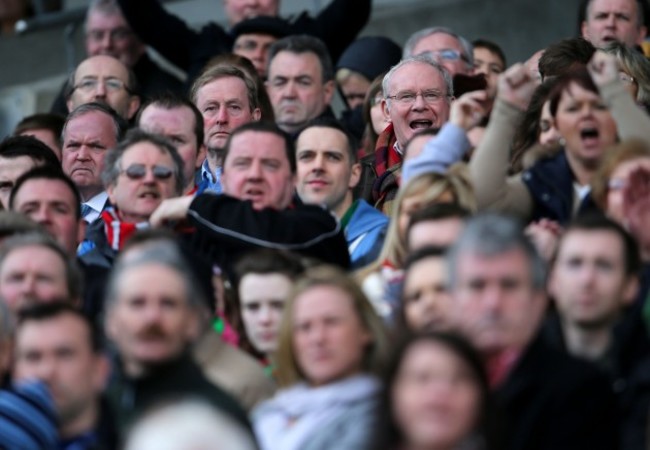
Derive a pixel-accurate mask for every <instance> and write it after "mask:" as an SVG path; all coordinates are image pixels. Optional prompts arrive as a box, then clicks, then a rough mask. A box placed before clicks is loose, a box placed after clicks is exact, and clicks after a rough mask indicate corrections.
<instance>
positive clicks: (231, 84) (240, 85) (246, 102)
mask: <svg viewBox="0 0 650 450" xmlns="http://www.w3.org/2000/svg"><path fill="white" fill-rule="evenodd" d="M190 97H191V99H192V102H194V104H195V105H196V107H197V108H198V109H199V111H200V112H201V114H202V115H203V130H204V139H205V141H204V143H205V146H206V148H207V151H208V154H207V157H206V159H205V162H204V163H203V165H202V166H201V183H200V184H199V189H198V193H202V192H204V191H206V190H209V191H212V192H216V193H220V192H221V172H222V169H223V155H224V151H223V149H224V148H225V146H226V141H227V140H228V137H229V136H230V134H231V133H232V131H233V130H234V129H235V128H237V127H239V126H241V125H243V124H245V123H249V122H256V121H258V120H260V117H261V111H260V108H259V101H258V96H257V87H256V85H255V83H254V82H253V80H251V79H250V78H249V77H247V76H246V75H245V74H244V72H242V71H241V70H239V69H237V68H236V67H232V66H223V65H217V66H213V67H210V68H208V69H206V70H205V71H204V72H203V73H202V74H201V75H200V76H199V77H198V78H197V79H196V81H195V82H194V85H193V86H192V91H191V93H190Z"/></svg>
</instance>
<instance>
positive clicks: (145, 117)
mask: <svg viewBox="0 0 650 450" xmlns="http://www.w3.org/2000/svg"><path fill="white" fill-rule="evenodd" d="M194 121H195V117H194V111H192V109H190V107H189V106H186V105H180V106H174V107H173V108H166V107H164V106H161V105H157V104H155V103H153V104H151V105H149V106H147V107H145V109H144V110H143V111H142V113H141V114H140V122H139V123H138V125H140V126H141V127H142V126H145V127H146V128H148V129H151V130H154V131H156V130H163V129H166V128H168V127H170V126H176V127H179V128H190V129H191V130H192V131H193V130H194V125H195V123H194Z"/></svg>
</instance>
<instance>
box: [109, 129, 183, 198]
mask: <svg viewBox="0 0 650 450" xmlns="http://www.w3.org/2000/svg"><path fill="white" fill-rule="evenodd" d="M140 142H149V143H150V144H152V145H154V146H156V147H157V148H158V149H159V150H160V151H161V152H163V153H167V154H168V155H169V156H170V157H171V158H172V161H173V162H174V177H175V178H176V182H175V183H174V187H175V191H176V194H177V195H181V193H182V192H183V187H184V186H185V176H184V175H183V159H182V158H181V157H180V155H179V154H178V150H176V147H174V145H173V144H172V143H171V142H170V141H169V140H168V139H166V138H165V137H163V136H160V135H158V134H153V133H147V132H146V131H144V130H141V129H140V128H134V129H132V130H130V131H129V132H128V133H126V136H125V137H124V139H123V140H122V141H120V142H119V143H118V144H117V146H116V147H115V148H112V149H110V150H109V151H108V152H107V153H106V158H105V162H104V171H103V172H102V182H103V183H104V186H105V187H107V186H110V185H112V184H114V183H115V182H116V180H117V177H118V176H119V175H120V170H121V169H120V164H121V162H122V157H123V156H124V153H126V151H127V150H128V149H130V148H131V147H133V146H134V145H135V144H138V143H140Z"/></svg>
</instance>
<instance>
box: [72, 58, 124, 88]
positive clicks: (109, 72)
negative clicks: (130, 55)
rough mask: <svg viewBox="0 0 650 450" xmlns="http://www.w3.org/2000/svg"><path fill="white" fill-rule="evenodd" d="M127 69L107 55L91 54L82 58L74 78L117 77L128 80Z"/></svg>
mask: <svg viewBox="0 0 650 450" xmlns="http://www.w3.org/2000/svg"><path fill="white" fill-rule="evenodd" d="M128 76H129V71H128V69H127V68H126V66H124V64H122V63H121V62H120V61H119V60H118V59H116V58H113V57H112V56H108V55H97V56H91V57H90V58H87V59H86V60H84V61H83V62H82V63H81V64H79V66H78V67H77V70H76V71H75V79H76V80H79V79H81V78H84V77H104V78H117V79H119V80H121V81H123V82H125V83H126V82H127V81H128Z"/></svg>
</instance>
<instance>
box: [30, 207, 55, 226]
mask: <svg viewBox="0 0 650 450" xmlns="http://www.w3.org/2000/svg"><path fill="white" fill-rule="evenodd" d="M50 217H51V214H50V210H49V209H48V208H46V207H44V206H42V207H40V208H38V209H37V210H36V211H34V212H33V213H32V214H31V219H32V220H33V221H35V222H37V223H46V222H49V221H50Z"/></svg>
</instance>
